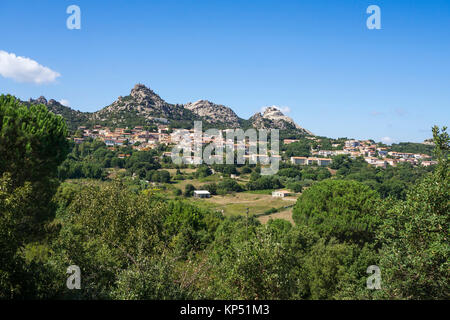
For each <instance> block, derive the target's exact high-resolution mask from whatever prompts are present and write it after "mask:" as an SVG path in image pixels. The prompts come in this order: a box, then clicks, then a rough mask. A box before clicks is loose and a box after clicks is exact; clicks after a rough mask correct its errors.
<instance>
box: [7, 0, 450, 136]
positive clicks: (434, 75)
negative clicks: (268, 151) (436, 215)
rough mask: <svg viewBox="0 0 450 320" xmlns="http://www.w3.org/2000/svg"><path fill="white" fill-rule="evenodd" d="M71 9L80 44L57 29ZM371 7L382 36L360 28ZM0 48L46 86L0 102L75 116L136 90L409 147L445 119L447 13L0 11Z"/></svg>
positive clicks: (186, 8) (229, 4)
mask: <svg viewBox="0 0 450 320" xmlns="http://www.w3.org/2000/svg"><path fill="white" fill-rule="evenodd" d="M72 4H75V5H78V6H79V7H80V8H81V30H69V29H67V28H66V20H67V18H68V16H69V15H68V14H67V13H66V8H67V7H68V6H69V5H72ZM372 4H375V5H378V6H379V7H380V8H381V25H382V29H381V30H369V29H367V27H366V20H367V18H368V17H369V14H367V13H366V8H367V7H368V6H369V5H372ZM0 35H1V39H2V41H1V43H0V51H3V52H4V54H14V55H15V56H22V57H27V58H29V59H31V60H34V61H36V62H37V63H38V64H40V65H41V66H40V67H39V68H40V69H39V70H41V71H42V70H43V68H44V67H46V68H48V69H46V71H45V72H47V73H46V75H47V76H49V77H50V78H51V79H50V80H49V81H47V82H41V83H36V81H34V82H33V81H31V82H30V80H29V79H28V78H27V75H23V74H21V75H20V77H19V78H17V77H16V78H14V76H11V75H10V74H9V73H8V74H6V77H5V76H1V75H0V92H1V93H11V94H14V95H16V96H18V97H19V98H21V99H29V98H30V97H33V98H36V97H38V96H41V95H44V96H45V97H47V98H48V99H50V98H53V99H56V100H62V99H63V100H66V101H68V102H69V104H70V106H71V107H73V108H75V109H78V110H82V111H96V110H98V109H100V108H102V107H104V106H106V105H108V104H110V103H111V102H113V101H114V100H115V99H116V98H117V97H118V96H119V95H122V96H123V95H127V94H128V93H129V91H130V90H131V88H132V87H133V86H134V84H135V83H143V84H145V85H147V86H149V87H150V88H152V89H153V90H154V91H155V92H157V93H158V94H159V95H160V96H161V97H162V98H163V99H165V100H166V101H168V102H170V103H186V102H190V101H196V100H198V99H208V100H211V101H213V102H215V103H219V104H224V105H227V106H229V107H231V108H232V109H233V110H234V111H235V112H236V113H237V114H238V115H239V116H240V117H243V118H248V117H250V116H251V115H252V114H253V113H255V112H257V111H260V110H261V108H262V107H264V106H270V105H277V106H280V107H282V108H289V109H290V112H289V113H288V115H289V116H290V117H292V118H293V119H294V120H295V121H296V122H298V123H299V124H300V125H302V126H303V127H305V128H307V129H309V130H311V131H312V132H314V133H315V134H318V135H324V136H329V137H353V138H361V139H363V138H373V139H375V140H377V141H380V140H381V139H383V140H384V141H394V142H398V141H418V142H420V141H422V140H424V139H426V138H429V137H430V135H431V133H430V128H431V126H432V125H434V124H438V125H440V126H443V125H448V124H449V121H448V120H449V119H450V79H449V77H450V59H449V58H450V1H448V0H434V1H412V0H409V1H406V0H396V1H392V0H391V1H380V0H372V1H363V0H343V1H335V0H334V1H331V0H330V1H325V0H307V1H301V0H297V1H288V0H285V1H282V0H278V1H265V0H259V1H242V0H241V1H234V0H227V1H225V0H222V1H215V0H206V1H203V0H190V1H185V0H177V1H172V0H162V1H130V0H128V1H113V0H108V1H93V0H90V1H77V0H71V1H63V0H58V1H56V0H55V1H50V0H47V1H45V0H41V1H22V0H14V1H12V0H2V1H1V2H0ZM5 52H6V53H5ZM3 67H5V65H3ZM6 68H8V65H6ZM8 72H13V73H14V72H17V70H12V71H11V70H9V71H8ZM43 72H44V71H43ZM51 72H55V73H53V74H52V73H51ZM0 73H1V70H0ZM52 75H53V77H52ZM24 77H25V80H24ZM27 81H28V82H27Z"/></svg>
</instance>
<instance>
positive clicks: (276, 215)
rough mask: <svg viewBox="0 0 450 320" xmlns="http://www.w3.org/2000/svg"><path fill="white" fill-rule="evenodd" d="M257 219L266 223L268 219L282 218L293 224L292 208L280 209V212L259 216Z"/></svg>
mask: <svg viewBox="0 0 450 320" xmlns="http://www.w3.org/2000/svg"><path fill="white" fill-rule="evenodd" d="M257 219H258V220H259V222H261V223H262V224H266V223H267V222H268V221H269V220H270V219H283V220H287V221H289V222H290V223H292V224H294V220H292V208H289V209H287V210H284V211H281V212H276V213H273V214H269V215H264V216H260V217H258V218H257Z"/></svg>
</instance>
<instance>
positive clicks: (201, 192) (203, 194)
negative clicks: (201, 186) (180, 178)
mask: <svg viewBox="0 0 450 320" xmlns="http://www.w3.org/2000/svg"><path fill="white" fill-rule="evenodd" d="M194 197H195V198H210V197H211V193H210V192H209V191H208V190H195V191H194Z"/></svg>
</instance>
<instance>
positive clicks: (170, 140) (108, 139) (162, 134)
mask: <svg viewBox="0 0 450 320" xmlns="http://www.w3.org/2000/svg"><path fill="white" fill-rule="evenodd" d="M220 132H221V134H222V137H225V136H226V132H227V130H220ZM78 133H79V135H81V137H75V136H72V137H71V139H73V141H74V142H75V143H77V144H80V143H83V142H84V141H85V140H86V139H89V138H91V139H99V140H101V141H103V142H104V143H105V144H106V146H108V147H109V148H111V149H114V147H122V146H126V145H131V146H132V148H133V149H134V150H137V151H148V150H151V149H154V148H156V147H157V146H159V145H164V146H173V145H175V143H176V142H178V141H180V139H181V138H180V137H181V136H183V135H188V137H189V139H188V140H190V144H191V145H190V146H185V147H191V148H192V149H193V148H194V129H190V130H187V129H174V130H172V129H170V128H169V126H167V125H158V126H157V129H156V130H154V131H149V130H145V129H144V127H143V126H136V127H134V128H115V129H109V128H107V127H103V126H101V125H94V126H93V128H92V129H88V128H86V127H84V126H80V127H78ZM80 133H81V134H80ZM305 138H306V139H309V140H313V141H315V142H317V143H318V146H319V147H318V148H317V149H311V155H312V156H311V157H298V156H292V157H286V156H285V155H284V154H283V152H282V154H281V155H280V156H278V155H271V157H276V158H278V159H280V160H281V161H286V162H290V163H291V164H294V165H318V166H325V167H327V166H329V165H330V164H331V163H332V161H333V160H332V158H331V157H334V156H338V155H348V156H349V157H351V158H358V157H363V158H364V160H365V161H366V162H367V163H368V164H370V165H373V166H375V167H383V168H386V167H387V166H388V165H390V166H393V167H395V166H396V165H397V164H398V163H410V164H411V165H414V166H417V165H421V166H430V165H434V164H436V163H437V162H436V161H433V160H431V159H432V157H431V156H430V155H427V154H423V153H407V152H396V151H392V150H390V148H389V147H388V146H380V145H378V144H376V143H374V142H373V141H370V140H355V139H349V140H346V141H344V143H343V144H342V143H336V144H333V145H332V147H333V149H332V150H324V149H321V148H320V141H321V138H318V137H314V136H306V137H305ZM218 140H219V141H218ZM299 141H300V139H283V140H282V143H283V144H284V145H289V144H291V143H296V142H299ZM215 143H216V144H220V143H222V144H223V145H224V146H229V147H234V148H238V147H244V148H245V155H244V158H246V160H250V159H252V160H260V161H263V160H264V158H265V157H267V155H259V154H250V144H249V143H248V142H247V143H245V144H240V145H239V144H237V143H235V141H232V140H226V139H225V138H223V139H222V140H220V139H218V138H216V137H213V136H207V135H204V136H203V137H202V146H204V145H207V144H215ZM124 156H126V155H123V154H120V157H124ZM163 156H169V157H170V152H164V153H163ZM255 157H256V159H255ZM183 160H184V162H185V163H187V164H194V163H199V162H198V159H195V158H194V157H193V156H192V157H190V158H189V157H185V158H184V159H183Z"/></svg>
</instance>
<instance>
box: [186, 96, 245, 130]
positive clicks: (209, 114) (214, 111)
mask: <svg viewBox="0 0 450 320" xmlns="http://www.w3.org/2000/svg"><path fill="white" fill-rule="evenodd" d="M184 108H186V109H188V110H190V111H192V112H193V113H195V114H196V115H198V116H200V117H203V118H204V119H205V120H206V121H208V122H211V123H224V124H227V125H229V126H233V127H237V126H239V117H238V116H237V115H236V113H234V111H233V110H231V108H228V107H226V106H224V105H221V104H215V103H213V102H211V101H208V100H198V101H196V102H189V103H187V104H185V105H184Z"/></svg>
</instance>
